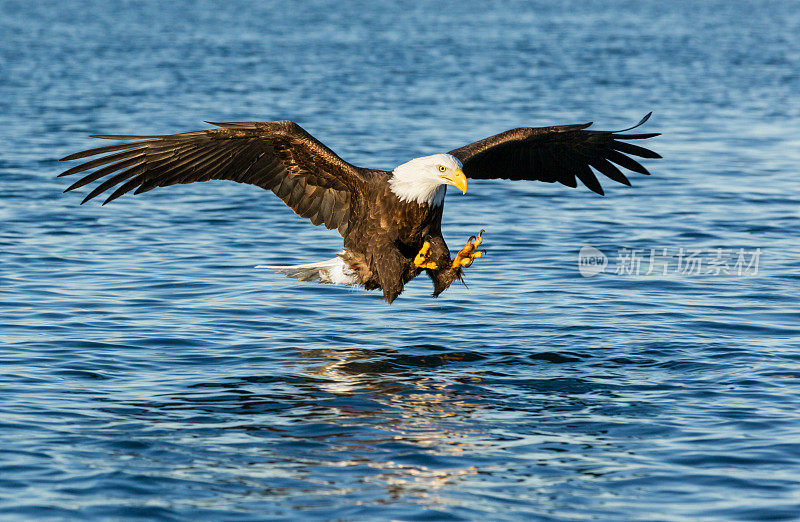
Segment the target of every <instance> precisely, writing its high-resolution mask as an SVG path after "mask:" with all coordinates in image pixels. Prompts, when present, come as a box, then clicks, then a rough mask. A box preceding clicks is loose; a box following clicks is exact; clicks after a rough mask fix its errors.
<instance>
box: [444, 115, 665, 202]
mask: <svg viewBox="0 0 800 522" xmlns="http://www.w3.org/2000/svg"><path fill="white" fill-rule="evenodd" d="M650 114H652V113H649V114H647V115H646V116H645V117H644V118H642V120H641V121H640V122H639V123H637V124H636V125H634V126H633V127H630V128H628V129H624V130H621V131H590V130H586V128H587V127H589V126H590V125H591V123H585V124H581V125H560V126H557V127H537V128H532V127H521V128H518V129H511V130H509V131H506V132H503V133H501V134H497V135H496V136H492V137H489V138H486V139H483V140H480V141H476V142H475V143H472V144H470V145H466V146H464V147H461V148H459V149H455V150H452V151H450V154H452V155H453V156H455V157H456V158H458V159H459V160H461V162H462V163H463V164H464V169H463V170H464V174H466V175H467V177H470V178H476V179H498V178H502V179H513V180H522V179H525V180H532V181H545V182H548V183H554V182H559V183H562V184H564V185H566V186H568V187H576V186H577V182H576V178H577V179H579V180H581V182H583V184H584V185H586V186H587V187H588V188H589V189H591V190H593V191H594V192H597V193H598V194H603V188H602V187H601V186H600V182H599V181H598V180H597V177H596V176H595V173H594V172H593V171H592V169H594V170H595V171H597V172H600V173H602V174H604V175H605V176H606V177H608V178H610V179H612V180H614V181H616V182H618V183H624V184H625V185H628V186H630V182H629V181H628V178H626V177H625V175H624V174H623V173H622V172H621V171H620V170H619V168H617V165H619V166H620V167H623V168H626V169H628V170H632V171H634V172H639V173H641V174H650V173H649V172H647V169H646V168H644V167H643V166H642V165H641V164H639V162H638V161H636V160H634V159H633V158H631V157H630V156H638V157H641V158H660V157H661V156H659V155H658V154H656V153H655V152H653V151H651V150H649V149H645V148H644V147H639V146H637V145H633V144H631V143H626V142H625V141H623V140H642V139H647V138H652V137H654V136H658V133H649V134H620V133H622V132H627V131H630V130H633V129H635V128H636V127H638V126H640V125H642V124H643V123H644V122H646V121H647V120H648V119H649V118H650ZM615 164H616V165H615Z"/></svg>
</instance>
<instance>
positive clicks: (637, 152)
mask: <svg viewBox="0 0 800 522" xmlns="http://www.w3.org/2000/svg"><path fill="white" fill-rule="evenodd" d="M612 145H613V148H614V149H616V150H618V151H620V152H624V153H625V154H631V155H633V156H639V157H640V158H652V159H658V158H660V157H661V155H660V154H658V153H657V152H653V151H652V150H650V149H645V148H644V147H640V146H638V145H634V144H632V143H625V142H624V141H619V140H614V141H612Z"/></svg>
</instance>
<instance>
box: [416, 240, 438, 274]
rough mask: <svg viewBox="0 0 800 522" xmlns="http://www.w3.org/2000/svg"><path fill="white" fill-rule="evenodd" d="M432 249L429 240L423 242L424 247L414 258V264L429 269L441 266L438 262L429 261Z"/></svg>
mask: <svg viewBox="0 0 800 522" xmlns="http://www.w3.org/2000/svg"><path fill="white" fill-rule="evenodd" d="M430 249H431V244H430V242H429V241H425V242H424V243H423V244H422V248H420V249H419V252H417V255H416V257H415V258H414V265H415V266H418V267H420V268H425V269H427V270H436V269H437V268H439V267H438V266H437V265H436V263H434V262H433V261H428V252H429V251H430Z"/></svg>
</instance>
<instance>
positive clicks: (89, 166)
mask: <svg viewBox="0 0 800 522" xmlns="http://www.w3.org/2000/svg"><path fill="white" fill-rule="evenodd" d="M143 150H144V149H143V148H142V149H134V150H124V151H122V152H117V153H116V154H109V155H108V156H103V157H102V158H97V159H94V160H92V161H87V162H86V163H82V164H80V165H76V166H75V167H72V168H71V169H69V170H67V171H64V172H62V173H61V174H59V175H58V177H59V178H60V177H63V176H69V175H72V174H77V173H78V172H83V171H84V170H89V169H93V168H95V167H99V166H100V165H105V164H106V163H111V162H112V161H117V160H122V159H125V158H128V157H131V156H134V155H137V154H141V153H142V152H143Z"/></svg>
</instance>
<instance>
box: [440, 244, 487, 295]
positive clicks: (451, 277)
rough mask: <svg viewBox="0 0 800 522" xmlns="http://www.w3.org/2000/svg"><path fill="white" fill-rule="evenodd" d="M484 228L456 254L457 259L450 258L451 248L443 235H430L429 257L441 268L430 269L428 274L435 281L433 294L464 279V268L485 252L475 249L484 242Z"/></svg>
mask: <svg viewBox="0 0 800 522" xmlns="http://www.w3.org/2000/svg"><path fill="white" fill-rule="evenodd" d="M482 235H483V230H481V233H480V234H478V236H477V237H475V236H473V237H471V238H469V241H468V242H467V244H466V245H464V248H462V249H461V251H460V252H459V253H458V254H457V255H456V257H455V259H451V258H450V250H449V249H448V248H447V245H446V244H445V242H444V238H443V237H442V236H433V237H430V238H429V240H430V243H431V246H430V252H428V253H427V257H428V258H431V259H434V260H436V263H437V264H438V266H440V267H441V268H438V269H435V270H428V276H429V277H430V278H431V281H433V296H434V297H436V296H438V295H439V294H441V293H442V292H444V291H445V290H447V288H448V287H449V286H450V285H451V284H452V283H453V281H456V280H458V281H463V279H462V276H463V274H464V268H465V267H468V266H470V265H471V264H472V261H473V260H474V259H477V258H479V257H481V256H483V255H484V254H485V251H477V252H476V251H475V249H476V248H477V247H478V246H480V244H481V243H482V242H483V237H482Z"/></svg>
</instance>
